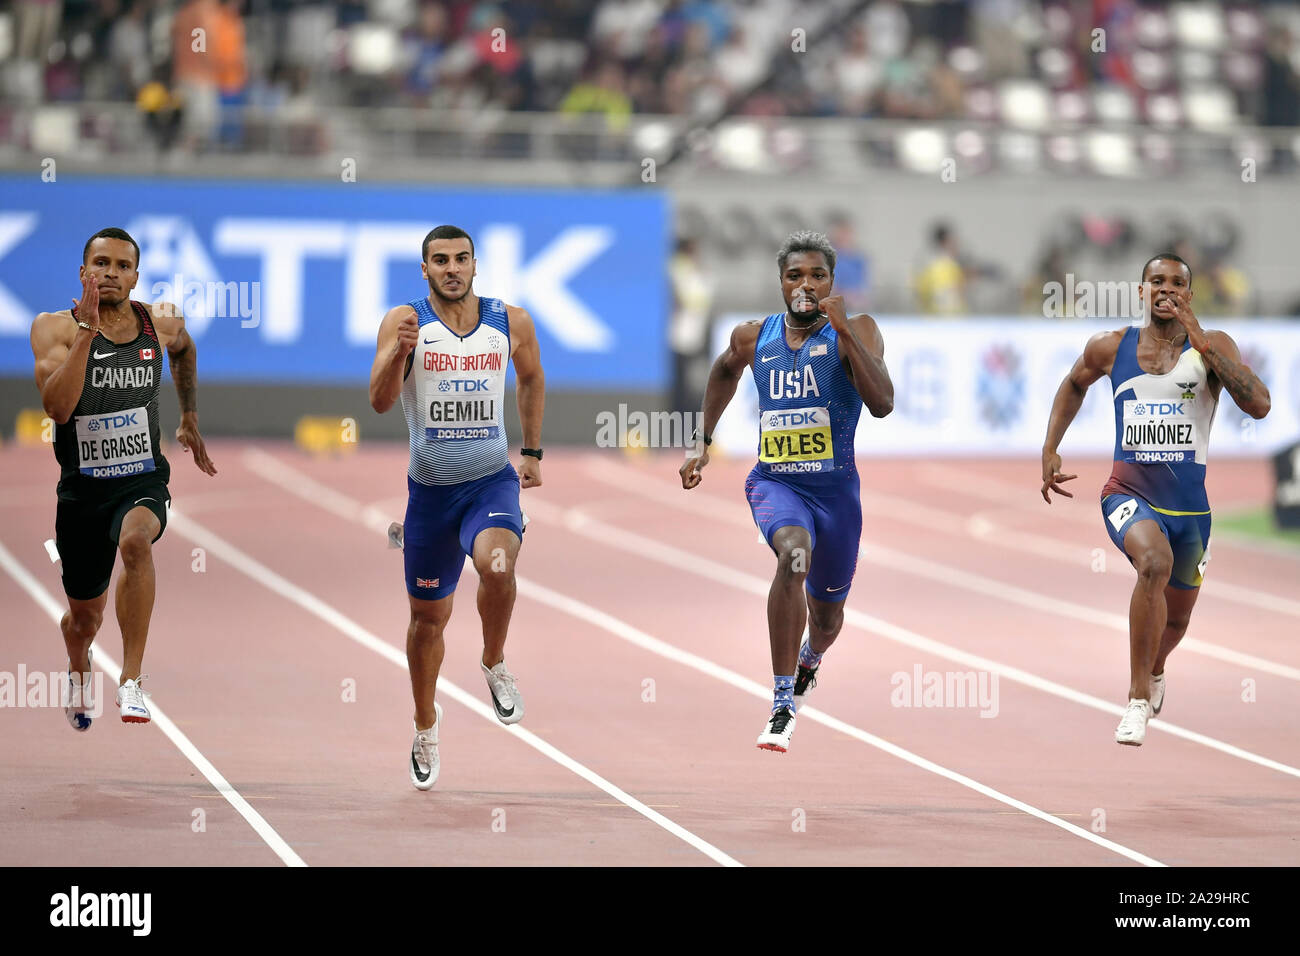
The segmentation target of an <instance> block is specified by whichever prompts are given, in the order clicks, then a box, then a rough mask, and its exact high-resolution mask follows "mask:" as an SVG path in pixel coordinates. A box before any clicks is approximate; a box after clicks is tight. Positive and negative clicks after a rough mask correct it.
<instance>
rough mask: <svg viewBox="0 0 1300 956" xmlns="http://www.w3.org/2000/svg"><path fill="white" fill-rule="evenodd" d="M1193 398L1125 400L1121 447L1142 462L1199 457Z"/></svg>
mask: <svg viewBox="0 0 1300 956" xmlns="http://www.w3.org/2000/svg"><path fill="white" fill-rule="evenodd" d="M1188 404H1190V402H1182V401H1176V402H1162V401H1141V400H1139V401H1134V400H1128V401H1125V402H1124V407H1123V429H1124V431H1123V435H1122V437H1121V439H1120V448H1121V449H1122V450H1123V451H1126V452H1132V453H1133V460H1134V461H1139V462H1182V461H1193V460H1195V457H1196V447H1197V444H1196V420H1195V418H1194V417H1193V416H1192V415H1189V414H1188V413H1187V409H1186V406H1187V405H1188Z"/></svg>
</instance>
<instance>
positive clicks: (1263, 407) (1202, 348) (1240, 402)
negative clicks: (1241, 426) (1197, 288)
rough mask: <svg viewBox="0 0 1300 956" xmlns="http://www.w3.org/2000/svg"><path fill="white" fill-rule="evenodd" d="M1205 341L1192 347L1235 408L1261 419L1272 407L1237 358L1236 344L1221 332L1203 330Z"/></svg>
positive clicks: (1256, 380) (1263, 389) (1261, 387)
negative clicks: (1229, 397) (1235, 404)
mask: <svg viewBox="0 0 1300 956" xmlns="http://www.w3.org/2000/svg"><path fill="white" fill-rule="evenodd" d="M1204 335H1205V341H1204V342H1202V343H1201V345H1197V344H1196V342H1195V341H1194V340H1193V342H1192V348H1194V349H1196V351H1198V352H1200V353H1201V358H1202V359H1203V360H1204V361H1205V365H1206V367H1207V368H1209V370H1210V371H1211V372H1212V373H1213V374H1214V377H1215V378H1217V379H1218V380H1219V383H1220V384H1221V385H1222V386H1223V387H1224V388H1226V389H1227V390H1228V394H1229V395H1231V396H1232V400H1233V401H1234V402H1236V403H1237V407H1238V408H1240V409H1241V410H1242V411H1243V412H1245V413H1246V414H1247V415H1249V416H1250V417H1251V418H1263V417H1264V416H1265V415H1267V414H1268V413H1269V409H1271V408H1272V407H1273V399H1272V397H1271V396H1270V395H1269V393H1268V387H1267V386H1266V385H1265V384H1264V383H1263V382H1261V381H1260V379H1259V376H1258V375H1256V374H1255V373H1254V372H1252V371H1251V370H1250V367H1249V366H1248V365H1246V363H1244V362H1243V361H1242V360H1241V351H1240V350H1239V349H1238V348H1237V343H1236V342H1234V341H1233V340H1232V338H1231V337H1230V336H1229V335H1228V334H1227V333H1225V332H1206V333H1204Z"/></svg>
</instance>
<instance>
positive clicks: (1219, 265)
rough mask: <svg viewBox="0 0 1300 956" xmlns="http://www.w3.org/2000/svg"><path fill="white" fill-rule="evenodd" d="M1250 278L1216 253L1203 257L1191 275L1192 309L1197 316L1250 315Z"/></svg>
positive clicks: (1238, 316)
mask: <svg viewBox="0 0 1300 956" xmlns="http://www.w3.org/2000/svg"><path fill="white" fill-rule="evenodd" d="M1250 299H1251V291H1250V280H1249V279H1247V278H1246V273H1244V272H1242V271H1241V269H1238V268H1237V267H1236V266H1233V265H1229V264H1228V262H1227V261H1226V260H1225V258H1224V256H1223V255H1222V254H1221V253H1218V252H1209V253H1207V254H1206V256H1205V261H1204V265H1203V266H1202V267H1201V271H1200V272H1198V273H1194V274H1193V275H1192V308H1193V310H1195V312H1196V314H1197V315H1217V316H1223V317H1225V318H1245V317H1246V316H1248V315H1250Z"/></svg>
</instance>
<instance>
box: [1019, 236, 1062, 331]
mask: <svg viewBox="0 0 1300 956" xmlns="http://www.w3.org/2000/svg"><path fill="white" fill-rule="evenodd" d="M1068 271H1069V269H1068V268H1067V266H1066V264H1065V249H1064V248H1063V247H1062V246H1061V244H1060V243H1058V242H1049V243H1048V245H1047V248H1046V249H1045V250H1044V251H1043V254H1042V256H1041V257H1039V260H1038V265H1037V267H1036V268H1035V270H1034V273H1033V275H1031V276H1030V277H1029V280H1028V281H1027V282H1026V283H1025V288H1024V295H1023V299H1022V309H1023V311H1024V313H1025V314H1026V315H1034V316H1041V315H1044V314H1046V312H1045V310H1046V308H1047V299H1048V293H1046V292H1044V291H1043V290H1044V289H1045V288H1046V287H1047V286H1048V283H1053V282H1054V283H1056V284H1057V285H1058V287H1059V288H1060V289H1061V290H1062V291H1064V290H1066V289H1067V288H1068V287H1069V286H1070V283H1069V282H1068V281H1067V279H1066V273H1067V272H1068ZM1061 300H1062V301H1061V306H1060V316H1059V317H1060V318H1073V317H1074V299H1073V298H1066V297H1065V296H1062V297H1061ZM1048 317H1049V318H1056V317H1057V316H1055V315H1049V316H1048Z"/></svg>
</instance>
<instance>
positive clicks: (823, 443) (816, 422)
mask: <svg viewBox="0 0 1300 956" xmlns="http://www.w3.org/2000/svg"><path fill="white" fill-rule="evenodd" d="M759 428H760V430H761V434H760V437H759V456H758V457H759V460H760V461H763V462H767V463H768V464H775V463H778V462H794V461H805V462H819V463H823V462H824V463H825V464H823V465H821V467H824V468H830V467H833V460H834V458H835V448H834V445H833V444H832V441H831V416H830V411H829V409H827V408H825V407H822V408H790V409H780V410H771V411H765V412H763V413H762V414H761V415H760V416H759Z"/></svg>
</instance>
